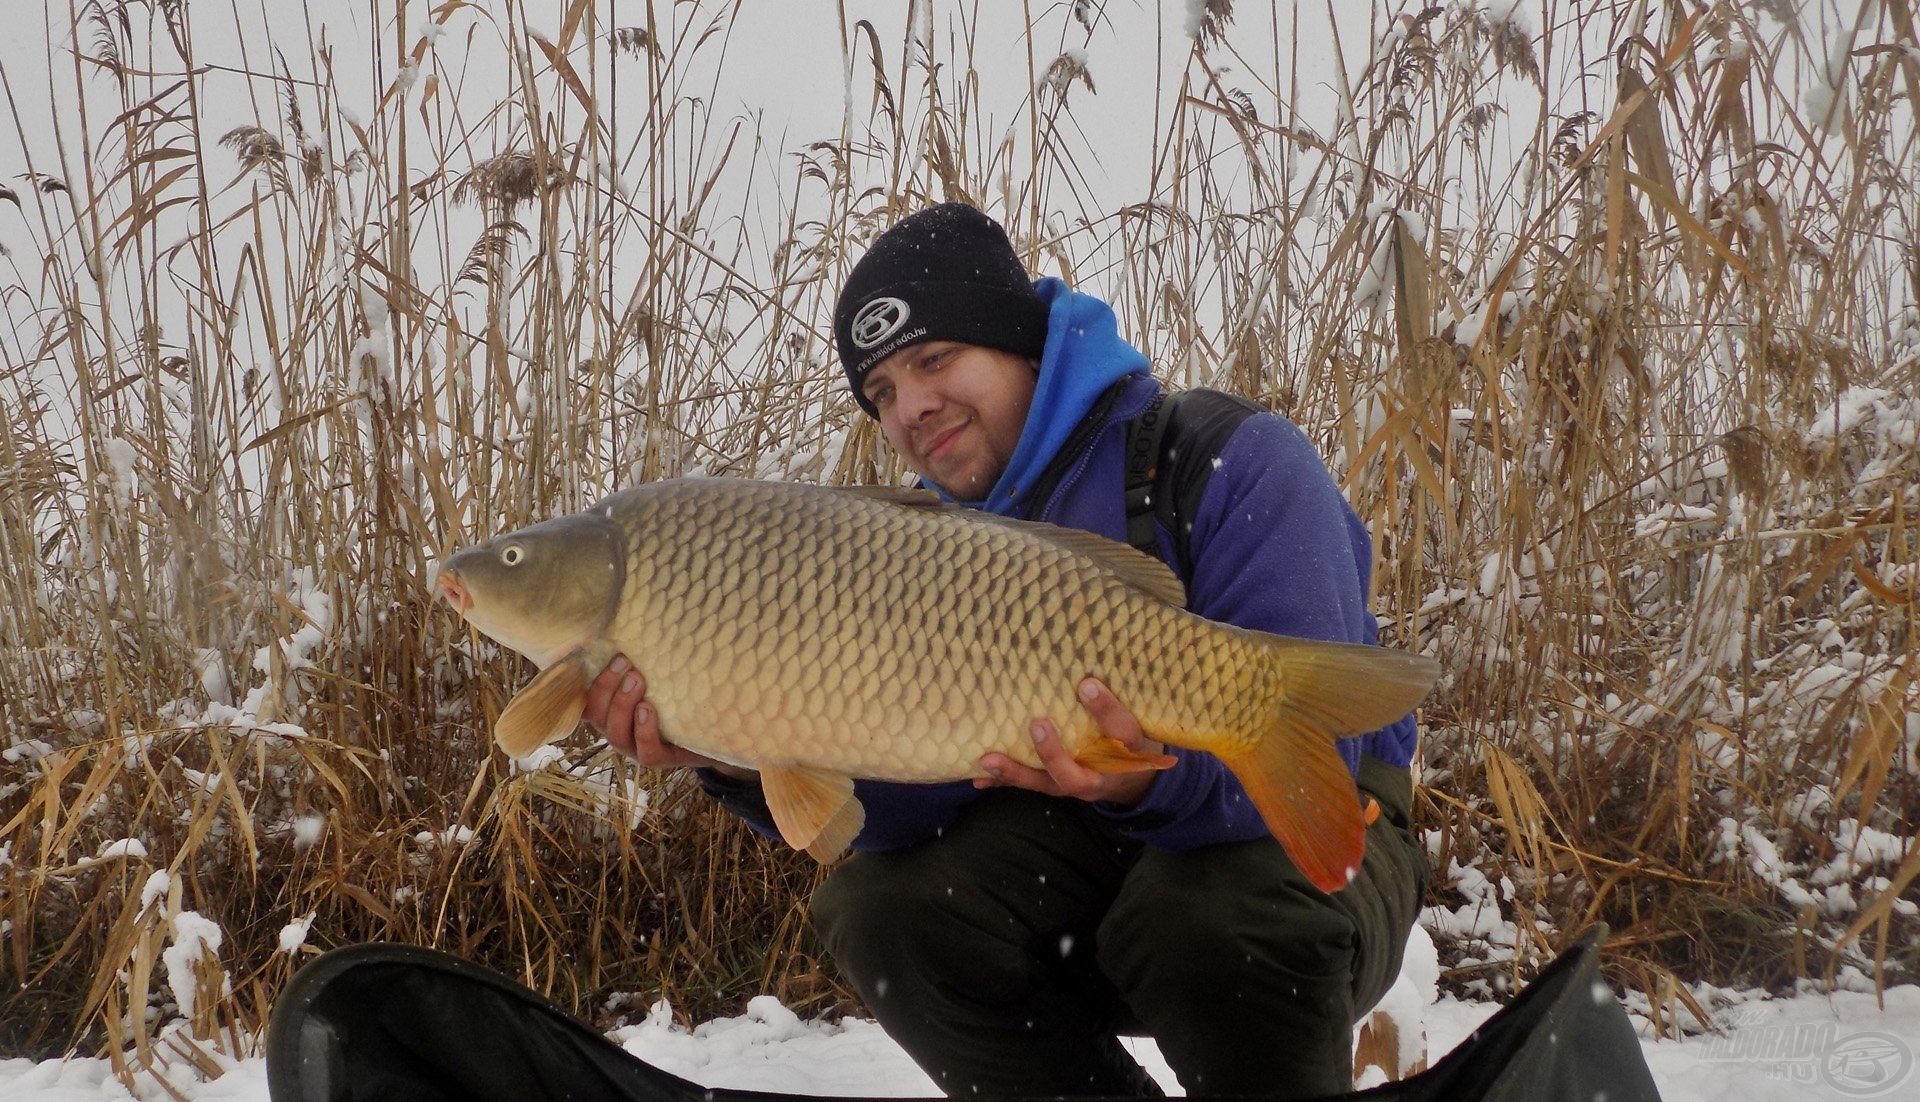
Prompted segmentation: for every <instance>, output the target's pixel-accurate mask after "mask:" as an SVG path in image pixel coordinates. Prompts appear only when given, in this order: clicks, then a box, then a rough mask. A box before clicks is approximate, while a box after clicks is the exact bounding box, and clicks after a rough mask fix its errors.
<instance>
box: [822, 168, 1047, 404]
mask: <svg viewBox="0 0 1920 1102" xmlns="http://www.w3.org/2000/svg"><path fill="white" fill-rule="evenodd" d="M833 341H834V345H835V347H836V348H837V349H838V351H839V353H840V364H841V366H842V367H844V368H846V371H847V384H848V385H849V386H851V387H852V388H853V400H854V401H856V402H858V403H860V408H861V409H864V410H866V411H867V414H868V416H871V417H878V416H879V414H878V413H877V412H876V411H875V410H874V408H873V406H872V404H870V403H869V402H868V401H867V397H866V395H865V394H862V393H861V392H860V384H861V381H862V380H864V379H865V378H866V375H867V372H868V371H870V370H872V369H873V366H874V365H875V364H877V363H879V362H880V361H881V360H884V359H886V358H887V357H888V356H891V355H893V354H894V353H895V352H898V351H899V350H901V349H902V348H905V347H907V346H908V345H910V344H919V343H920V342H922V341H959V342H960V343H962V344H977V345H980V346H982V347H985V348H999V349H1003V350H1005V351H1008V352H1017V353H1019V354H1020V355H1023V356H1029V357H1032V358H1033V359H1039V358H1040V353H1041V352H1042V350H1044V349H1045V348H1046V344H1047V304H1046V302H1045V301H1044V300H1042V299H1041V298H1040V296H1039V294H1038V293H1037V292H1035V291H1034V289H1033V279H1032V278H1031V277H1030V276H1028V275H1027V270H1026V268H1025V267H1024V266H1023V265H1021V263H1020V258H1019V256H1017V255H1015V253H1014V251H1013V243H1012V242H1011V241H1009V240H1007V231H1005V230H1003V229H1001V228H1000V223H998V222H995V221H994V220H993V219H991V218H988V217H987V216H986V215H984V214H982V213H980V212H979V211H978V210H975V209H974V208H973V207H970V206H967V205H966V204H965V203H942V204H940V205H939V206H937V207H928V208H927V209H926V210H923V211H919V212H916V213H914V214H910V215H908V216H907V217H905V218H902V219H901V220H900V221H898V222H896V223H894V224H893V227H892V228H890V229H888V230H887V232H885V233H883V234H881V235H880V236H879V238H878V239H877V240H875V241H874V243H873V247H872V248H870V249H868V250H867V255H865V256H863V257H861V258H860V262H859V263H858V264H855V265H854V266H853V271H852V272H851V273H849V274H848V275H847V282H846V285H845V286H844V287H842V288H841V289H840V300H839V302H838V303H837V304H836V305H835V306H834V308H833Z"/></svg>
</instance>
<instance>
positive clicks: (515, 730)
mask: <svg viewBox="0 0 1920 1102" xmlns="http://www.w3.org/2000/svg"><path fill="white" fill-rule="evenodd" d="M510 551H511V553H509V552H510ZM441 578H442V583H441V584H442V587H443V589H445V590H446V591H447V592H448V593H449V595H450V599H454V600H455V602H456V604H459V605H460V606H461V608H462V612H463V613H464V614H465V615H466V616H467V618H468V620H469V621H470V622H472V623H473V624H474V625H475V626H476V627H477V628H479V629H480V630H481V631H483V632H485V633H487V634H488V635H490V636H491V637H493V638H495V639H497V640H498V641H500V642H501V643H503V644H505V645H507V646H509V647H512V648H514V649H516V650H518V651H520V652H521V653H523V654H526V655H528V656H529V657H531V658H533V659H534V660H535V661H536V662H537V663H539V664H540V665H541V666H542V672H541V674H540V676H539V677H537V678H535V680H534V682H533V684H531V685H529V686H528V687H527V688H526V689H525V690H523V692H522V693H521V694H520V695H519V696H517V697H516V698H515V699H514V700H513V701H512V702H510V703H509V705H508V707H507V709H506V710H505V711H503V712H502V714H501V716H500V719H499V721H498V723H497V726H496V738H497V739H498V740H499V741H500V743H501V745H502V746H503V747H504V748H507V749H508V750H509V751H510V752H513V753H515V754H516V755H522V754H525V753H527V752H530V751H531V749H532V748H533V747H534V746H537V745H538V744H539V743H540V742H542V741H550V740H551V739H554V738H558V737H562V736H564V735H565V734H567V733H568V732H569V731H570V730H571V729H572V728H573V726H574V725H575V724H576V723H577V722H578V718H579V715H580V709H581V707H582V701H583V700H584V695H585V691H586V688H585V687H586V684H587V683H588V682H590V681H591V680H592V678H593V676H594V675H595V674H597V673H598V672H599V671H600V669H601V668H602V667H604V666H605V664H606V663H607V662H608V661H609V660H611V658H612V657H613V656H614V655H615V654H620V653H624V654H626V655H628V656H629V657H630V658H631V659H632V660H633V661H634V663H635V664H636V665H637V666H638V667H639V669H641V670H642V671H644V672H645V674H646V678H647V685H648V690H647V691H648V698H649V701H650V703H651V704H652V705H653V707H654V709H655V712H656V714H657V716H658V720H659V726H660V731H661V735H662V736H663V737H664V738H665V739H666V740H668V741H670V742H672V743H674V744H676V745H679V746H682V747H684V748H686V749H688V750H692V751H695V752H697V753H701V754H705V755H707V756H709V757H712V758H715V759H718V760H721V761H725V762H729V763H733V764H736V765H743V766H747V767H750V768H755V769H758V770H759V771H760V774H761V778H762V782H763V786H764V787H765V788H766V790H767V793H768V803H769V806H770V807H772V809H773V811H774V816H775V819H776V821H777V822H779V824H780V827H781V830H782V832H783V834H785V835H786V836H787V838H788V840H789V841H791V842H793V844H794V845H796V846H797V847H800V848H804V849H807V850H808V852H810V853H813V854H814V855H815V856H816V857H820V858H821V859H823V860H824V859H826V858H827V857H830V856H831V854H832V853H833V852H837V851H838V849H840V848H844V846H845V845H846V844H847V842H848V841H850V840H852V839H853V837H854V832H855V831H857V830H858V827H859V823H860V822H861V820H862V815H861V813H860V809H859V807H858V803H857V801H856V800H854V798H853V796H852V794H851V787H850V783H849V778H855V777H864V778H874V779H881V780H890V781H904V782H934V781H948V780H954V779H958V778H963V777H969V776H978V775H980V770H979V764H978V763H979V761H980V759H981V757H982V756H983V755H985V754H988V753H996V752H997V753H1000V754H1004V755H1005V756H1007V757H1009V758H1012V759H1014V760H1016V761H1019V762H1022V763H1025V764H1027V765H1029V766H1034V767H1039V766H1040V765H1041V764H1042V763H1041V759H1040V757H1039V755H1038V754H1037V753H1036V752H1035V749H1034V746H1033V743H1032V740H1031V739H1030V737H1029V735H1028V730H1029V726H1030V724H1031V722H1032V721H1033V720H1034V719H1036V718H1041V717H1044V718H1047V719H1050V720H1051V721H1052V722H1053V724H1054V726H1055V728H1056V729H1057V730H1058V731H1059V733H1060V737H1061V745H1062V747H1063V748H1064V749H1065V750H1066V751H1067V752H1068V753H1069V754H1070V755H1072V756H1073V757H1074V758H1076V759H1077V760H1079V761H1081V762H1082V763H1083V764H1085V765H1087V766H1088V767H1090V768H1093V769H1096V770H1099V771H1104V772H1122V771H1131V770H1139V769H1148V768H1166V767H1168V766H1170V765H1172V764H1173V762H1174V759H1173V758H1170V757H1167V756H1165V755H1161V754H1157V753H1152V752H1148V751H1146V750H1142V749H1139V748H1135V747H1131V746H1128V745H1125V744H1123V743H1120V742H1117V741H1115V740H1113V739H1111V738H1108V737H1106V735H1105V733H1104V732H1103V731H1102V730H1101V729H1100V727H1099V725H1098V724H1097V723H1096V722H1095V720H1094V719H1093V718H1092V716H1091V715H1089V713H1088V712H1087V711H1086V710H1085V709H1084V708H1083V707H1082V706H1081V705H1080V703H1079V702H1078V700H1077V698H1076V696H1075V690H1076V688H1077V686H1078V684H1079V682H1080V680H1081V679H1082V678H1084V677H1088V676H1092V677H1096V678H1099V679H1100V680H1102V681H1103V682H1105V683H1106V684H1107V686H1108V687H1109V688H1110V689H1112V691H1113V693H1114V695H1115V696H1116V697H1117V698H1118V699H1119V700H1121V701H1123V702H1124V703H1125V705H1126V707H1127V708H1128V709H1129V710H1130V711H1131V712H1132V714H1133V715H1134V716H1135V717H1136V718H1137V719H1138V721H1139V724H1140V726H1141V728H1142V729H1143V730H1144V732H1145V733H1146V735H1147V736H1148V737H1149V738H1152V739H1155V740H1158V741H1161V742H1165V743H1169V744H1172V745H1175V746H1180V747H1184V748H1187V749H1189V750H1199V751H1205V752H1210V753H1214V754H1217V755H1219V756H1220V758H1221V760H1222V761H1223V762H1225V763H1226V764H1227V766H1228V767H1229V768H1230V769H1232V770H1233V772H1234V773H1235V775H1236V776H1238V777H1239V778H1240V779H1241V781H1242V783H1243V784H1244V785H1245V786H1246V787H1247V791H1248V794H1249V796H1250V797H1251V798H1252V800H1253V802H1254V803H1255V805H1256V806H1257V807H1259V809H1260V811H1261V814H1262V815H1263V817H1265V818H1266V821H1267V822H1268V824H1269V826H1271V827H1272V828H1273V829H1274V831H1275V833H1276V835H1277V836H1279V837H1280V839H1281V841H1282V842H1283V843H1284V844H1285V845H1286V846H1287V848H1288V851H1289V852H1290V853H1292V854H1293V855H1294V857H1295V860H1296V862H1298V863H1299V864H1300V865H1301V868H1302V870H1303V871H1305V872H1306V873H1307V874H1308V876H1309V877H1310V878H1312V879H1313V880H1314V882H1315V883H1316V884H1319V885H1321V886H1322V887H1323V888H1325V889H1326V890H1334V889H1335V888H1337V887H1338V886H1340V885H1341V884H1344V883H1345V882H1346V878H1348V877H1350V876H1351V874H1352V872H1353V870H1354V869H1355V868H1356V867H1357V865H1358V862H1359V853H1360V847H1361V846H1362V845H1363V834H1364V824H1363V823H1361V821H1360V808H1359V801H1358V797H1357V794H1356V792H1355V790H1354V788H1353V783H1352V779H1351V777H1350V776H1349V775H1348V774H1347V772H1346V768H1345V766H1344V764H1343V763H1342V762H1341V761H1340V758H1339V756H1338V755H1337V754H1336V753H1335V752H1334V749H1333V746H1332V739H1333V737H1335V736H1338V735H1346V734H1361V733H1365V732H1366V731H1368V730H1373V729H1376V728H1378V727H1381V726H1385V725H1386V724H1387V723H1391V722H1393V721H1394V720H1397V719H1398V718H1399V717H1400V716H1402V715H1404V714H1405V713H1406V711H1407V710H1409V709H1410V708H1411V707H1412V706H1413V704H1414V703H1415V702H1417V701H1418V699H1419V698H1420V696H1421V695H1423V694H1424V693H1425V691H1426V690H1427V688H1428V687H1429V686H1430V685H1431V684H1432V681H1433V678H1434V675H1435V673H1436V669H1435V667H1434V664H1433V663H1432V662H1431V660H1428V659H1424V658H1420V657H1418V656H1414V655H1406V654H1401V653H1397V652H1392V651H1388V650H1385V649H1383V648H1379V647H1367V646H1357V645H1352V644H1339V643H1318V642H1308V641H1304V640H1290V639H1285V638H1283V637H1280V636H1273V635H1267V634H1264V633H1261V632H1255V631H1249V630H1246V629H1242V628H1236V627H1232V626H1230V625H1225V624H1218V623H1214V622H1212V621H1208V620H1206V619H1203V618H1201V617H1199V616H1196V615H1194V614H1192V613H1190V612H1188V611H1186V610H1185V609H1184V608H1183V607H1181V606H1182V604H1183V603H1184V597H1183V596H1182V595H1181V593H1180V587H1179V584H1178V582H1177V580H1175V579H1174V578H1173V576H1172V574H1171V573H1170V572H1169V571H1167V570H1166V568H1165V567H1164V565H1162V564H1160V563H1158V562H1157V561H1156V560H1153V559H1150V558H1148V557H1147V556H1144V555H1141V554H1139V553H1138V552H1136V551H1134V550H1133V549H1132V548H1129V547H1126V546H1125V545H1122V544H1117V543H1113V542H1112V541H1108V540H1104V539H1102V538H1100V537H1097V536H1093V535H1091V534H1089V533H1084V532H1077V531H1072V530H1068V529H1060V528H1054V527H1052V526H1050V525H1044V524H1034V523H1028V522H1021V521H1010V520H1006V519H1004V518H997V517H991V516H988V515H986V514H982V513H978V512H976V511H973V510H969V509H964V508H960V507H957V506H951V505H946V504H942V503H941V502H940V501H939V500H938V499H937V498H935V497H934V496H933V495H931V494H925V493H921V492H917V491H909V490H901V489H896V488H879V487H875V488H862V489H857V490H848V489H836V488H829V487H821V486H807V485H799V484H790V483H770V482H751V481H745V480H735V479H682V480H675V481H668V482H659V483H652V484H649V485H645V486H640V487H635V488H633V489H630V490H625V491H622V492H620V493H617V494H614V495H612V496H611V497H608V498H606V499H605V500H603V501H601V502H600V503H598V504H597V505H595V506H594V507H593V508H592V509H590V510H588V511H587V512H586V513H583V514H575V515H573V516H569V517H561V518H557V519H556V520H553V521H549V522H547V523H545V524H542V525H535V526H533V527H532V528H528V529H523V530H521V531H519V532H514V533H508V534H507V535H504V536H500V537H497V538H495V539H493V540H491V541H489V542H487V543H485V544H482V545H480V546H477V547H474V548H471V549H468V550H466V551H462V552H461V553H459V554H458V555H455V556H453V557H452V558H450V559H449V560H448V562H447V564H446V566H445V567H444V568H443V570H442V571H441Z"/></svg>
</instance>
